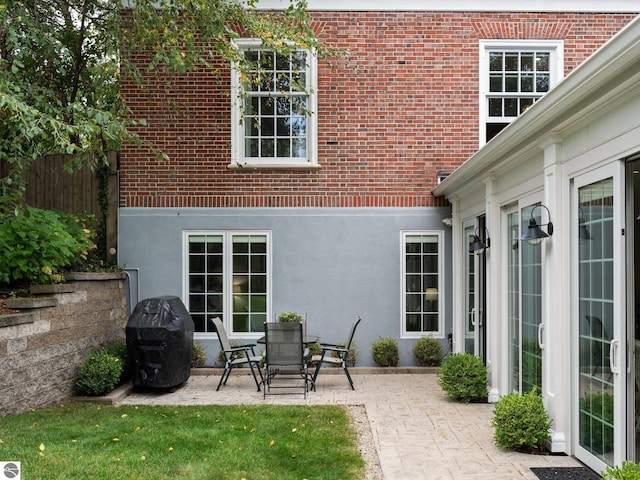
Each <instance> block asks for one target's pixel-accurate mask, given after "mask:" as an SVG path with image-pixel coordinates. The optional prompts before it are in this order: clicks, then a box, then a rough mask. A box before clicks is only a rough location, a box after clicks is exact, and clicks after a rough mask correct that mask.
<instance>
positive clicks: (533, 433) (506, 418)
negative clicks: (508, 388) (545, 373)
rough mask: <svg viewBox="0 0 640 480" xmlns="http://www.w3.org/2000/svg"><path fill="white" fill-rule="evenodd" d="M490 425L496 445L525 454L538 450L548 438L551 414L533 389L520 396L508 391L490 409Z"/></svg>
mask: <svg viewBox="0 0 640 480" xmlns="http://www.w3.org/2000/svg"><path fill="white" fill-rule="evenodd" d="M491 425H492V426H493V427H494V428H495V434H494V436H493V438H494V440H495V442H496V444H498V446H500V447H502V448H505V449H509V450H517V451H520V452H526V453H535V452H536V451H539V450H541V449H542V448H543V447H544V446H545V444H546V443H547V442H548V441H549V428H550V427H551V417H549V414H548V413H547V410H546V409H545V408H544V404H543V403H542V397H541V396H540V395H539V394H538V393H537V391H536V389H535V388H533V389H532V390H531V391H530V392H529V393H527V394H524V395H520V394H519V393H510V394H508V395H505V396H503V397H501V398H500V400H499V401H498V403H496V405H495V407H494V409H493V418H492V419H491Z"/></svg>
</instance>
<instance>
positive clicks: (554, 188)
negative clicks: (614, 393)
mask: <svg viewBox="0 0 640 480" xmlns="http://www.w3.org/2000/svg"><path fill="white" fill-rule="evenodd" d="M541 146H542V147H543V148H544V197H543V198H544V201H543V202H544V205H545V206H546V207H547V208H548V209H549V215H550V220H551V221H552V222H553V227H554V228H553V235H552V237H551V238H547V239H545V240H543V242H542V248H543V250H542V254H543V257H542V312H543V317H542V322H543V330H542V343H543V345H544V347H543V353H542V369H543V370H542V372H543V375H542V390H543V396H544V402H545V406H546V407H547V410H548V411H549V414H550V415H551V418H552V419H553V424H552V425H551V451H552V452H566V451H567V448H569V447H568V446H569V445H570V443H569V438H568V437H569V435H570V431H571V418H570V417H571V408H570V407H571V381H570V380H571V352H570V350H571V349H570V344H571V322H570V298H569V296H568V295H567V292H568V291H569V289H568V288H567V286H568V285H569V282H570V275H569V273H570V268H571V262H570V255H569V246H570V239H569V236H570V227H569V225H570V221H569V220H570V218H569V217H570V208H569V205H570V189H569V185H568V183H567V182H565V180H564V174H563V165H562V143H561V141H560V139H558V138H551V139H550V140H549V141H548V142H546V143H545V144H543V145H541ZM542 210H543V212H542V215H543V217H542V218H543V222H542V223H545V220H544V218H545V217H544V216H545V215H546V211H544V209H542ZM568 453H569V452H568Z"/></svg>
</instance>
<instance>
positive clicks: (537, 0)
mask: <svg viewBox="0 0 640 480" xmlns="http://www.w3.org/2000/svg"><path fill="white" fill-rule="evenodd" d="M289 4H290V0H259V2H258V8H260V9H264V10H282V9H284V8H286V7H288V6H289ZM307 10H309V11H314V10H315V11H370V12H375V11H447V12H603V13H608V12H616V13H640V5H638V1H637V0H529V1H527V2H523V1H514V0H485V1H482V2H481V1H479V0H448V1H447V2H443V1H442V0H395V1H393V2H390V1H388V0H308V2H307Z"/></svg>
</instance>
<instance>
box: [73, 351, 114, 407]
mask: <svg viewBox="0 0 640 480" xmlns="http://www.w3.org/2000/svg"><path fill="white" fill-rule="evenodd" d="M121 375H122V362H121V361H120V359H119V358H118V357H115V356H113V355H110V354H108V353H101V352H97V353H93V354H91V355H89V356H88V357H87V358H86V359H85V361H84V364H83V365H82V368H81V369H80V376H79V378H78V381H77V382H76V388H77V389H78V392H80V393H84V394H85V395H92V396H99V395H104V394H106V393H109V392H110V391H112V390H113V389H114V388H115V387H116V386H117V385H118V382H119V381H120V376H121Z"/></svg>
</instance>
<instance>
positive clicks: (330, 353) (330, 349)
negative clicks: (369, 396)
mask: <svg viewBox="0 0 640 480" xmlns="http://www.w3.org/2000/svg"><path fill="white" fill-rule="evenodd" d="M361 321H362V319H361V318H360V317H358V318H356V320H355V322H353V325H352V326H351V332H350V333H349V339H348V340H347V342H346V343H345V344H344V345H342V344H336V343H321V344H320V348H322V353H321V354H320V355H314V356H313V357H311V363H314V364H316V371H315V373H314V374H313V384H314V385H315V383H316V379H317V378H318V374H319V373H320V368H321V367H322V364H323V363H326V364H329V365H333V366H338V365H339V366H341V367H342V369H343V370H344V373H345V375H346V376H347V379H348V380H349V385H351V389H352V390H355V387H354V386H353V380H352V379H351V375H350V374H349V369H348V368H347V361H348V356H349V349H350V348H351V343H352V342H353V336H354V335H355V333H356V328H357V327H358V325H359V324H360V322H361Z"/></svg>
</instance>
